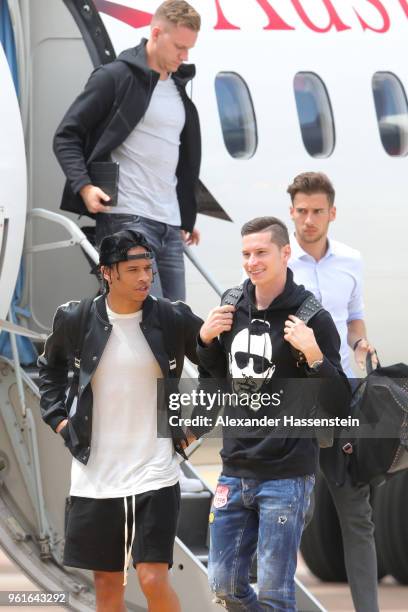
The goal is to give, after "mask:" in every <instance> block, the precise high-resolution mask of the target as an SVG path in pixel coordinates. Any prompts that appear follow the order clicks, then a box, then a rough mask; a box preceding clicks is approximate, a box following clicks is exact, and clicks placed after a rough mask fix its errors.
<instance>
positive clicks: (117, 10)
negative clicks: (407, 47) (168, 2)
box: [94, 0, 408, 34]
mask: <svg viewBox="0 0 408 612" xmlns="http://www.w3.org/2000/svg"><path fill="white" fill-rule="evenodd" d="M291 1H292V5H293V7H294V9H295V10H296V12H297V14H298V15H299V17H300V19H301V20H302V22H303V23H304V25H305V26H306V27H307V28H309V30H312V31H313V32H316V33H318V34H324V33H326V32H329V31H330V30H333V29H334V30H336V31H337V32H344V31H345V30H350V29H351V26H349V25H347V24H346V23H345V22H344V21H343V20H342V19H341V17H340V15H339V14H338V12H337V10H336V9H335V8H334V6H333V2H332V0H316V2H317V1H320V2H321V3H323V5H324V7H325V8H326V11H327V14H328V17H329V23H328V24H327V25H326V26H324V27H323V26H319V25H316V24H315V23H314V22H313V21H312V20H311V19H310V17H309V15H308V14H307V12H306V10H305V9H304V7H303V4H302V3H303V2H304V0H291ZM256 2H257V4H258V5H259V6H260V7H261V9H262V10H263V12H264V13H265V15H266V16H267V17H268V20H269V21H268V23H267V25H266V26H264V30H286V31H288V30H292V31H293V30H295V29H296V28H295V27H294V26H292V25H290V24H289V23H287V22H286V21H285V20H284V19H283V18H282V17H281V16H280V15H279V14H278V12H277V11H276V9H274V8H273V7H272V4H271V0H256ZM366 2H368V3H369V4H371V5H372V6H373V7H374V8H375V9H377V11H378V13H379V15H380V16H381V18H382V25H381V26H380V27H374V26H373V25H370V24H369V23H367V21H366V20H365V19H364V18H363V17H362V16H361V15H360V13H359V11H358V10H357V9H356V8H353V10H354V13H355V14H356V16H357V19H358V21H359V23H360V25H361V27H362V29H363V31H366V30H371V31H372V32H376V33H378V34H384V33H385V32H388V31H389V29H390V27H391V19H390V16H389V14H388V12H387V10H386V8H385V6H384V4H383V0H366ZM399 3H400V6H401V8H402V10H403V11H404V13H405V15H406V17H408V0H399ZM94 5H95V7H96V8H97V9H98V11H99V12H101V13H105V14H107V15H110V16H112V17H115V18H116V19H118V20H119V21H122V22H124V23H127V24H128V25H130V26H132V27H134V28H143V27H146V26H147V25H149V24H150V21H151V19H152V14H151V13H147V12H145V11H140V10H138V9H134V8H131V7H129V6H124V5H123V4H119V3H116V2H112V1H111V0H94ZM215 8H216V10H217V23H216V25H215V26H214V29H215V30H240V29H241V28H240V26H238V25H235V24H233V23H231V22H230V21H228V19H227V18H226V16H225V14H224V12H223V9H222V7H221V0H215Z"/></svg>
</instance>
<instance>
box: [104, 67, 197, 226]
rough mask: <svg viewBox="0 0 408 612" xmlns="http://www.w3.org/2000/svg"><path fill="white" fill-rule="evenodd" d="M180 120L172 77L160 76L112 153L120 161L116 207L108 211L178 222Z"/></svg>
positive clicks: (182, 115) (182, 118)
mask: <svg viewBox="0 0 408 612" xmlns="http://www.w3.org/2000/svg"><path fill="white" fill-rule="evenodd" d="M185 120H186V116H185V110H184V105H183V102H182V99H181V97H180V94H179V92H178V90H177V87H176V85H175V83H174V81H173V79H172V78H171V77H169V78H167V79H166V80H164V81H162V80H159V81H158V83H157V85H156V87H155V89H154V91H153V94H152V98H151V100H150V104H149V106H148V108H147V110H146V113H145V115H144V117H143V118H142V120H141V121H140V122H139V123H138V124H137V126H136V127H135V128H134V130H133V131H132V132H131V133H130V134H129V136H128V137H127V138H126V140H125V141H124V142H123V143H122V144H121V145H120V146H119V147H118V148H117V149H115V150H114V151H113V152H112V154H111V157H112V160H113V161H116V162H118V163H119V195H118V206H116V207H114V208H113V209H112V210H111V213H113V214H115V213H117V214H119V213H120V214H132V215H140V216H142V217H147V218H149V219H154V220H156V221H161V222H162V223H167V224H168V225H175V226H179V225H180V224H181V217H180V209H179V205H178V199H177V193H176V186H177V178H176V169H177V164H178V160H179V149H180V134H181V132H182V130H183V127H184V124H185Z"/></svg>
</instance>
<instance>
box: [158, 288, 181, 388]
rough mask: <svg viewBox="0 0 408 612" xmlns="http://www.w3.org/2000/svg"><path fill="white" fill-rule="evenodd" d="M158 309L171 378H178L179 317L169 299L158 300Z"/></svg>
mask: <svg viewBox="0 0 408 612" xmlns="http://www.w3.org/2000/svg"><path fill="white" fill-rule="evenodd" d="M157 307H158V310H159V320H160V328H161V331H162V334H163V340H164V348H165V349H166V353H167V356H168V358H169V376H170V378H176V377H177V374H176V370H177V360H176V354H177V338H178V335H179V332H180V330H179V329H178V327H179V326H178V320H177V316H176V313H175V312H174V308H173V304H172V303H171V301H170V300H169V299H167V298H157Z"/></svg>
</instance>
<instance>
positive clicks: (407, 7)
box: [399, 0, 408, 17]
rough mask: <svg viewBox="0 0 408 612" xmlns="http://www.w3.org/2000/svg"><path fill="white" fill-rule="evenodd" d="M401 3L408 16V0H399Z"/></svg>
mask: <svg viewBox="0 0 408 612" xmlns="http://www.w3.org/2000/svg"><path fill="white" fill-rule="evenodd" d="M399 3H400V5H401V8H402V10H403V11H404V13H405V14H406V16H407V17H408V2H407V0H399Z"/></svg>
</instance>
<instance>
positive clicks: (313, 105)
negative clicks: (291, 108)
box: [293, 72, 335, 157]
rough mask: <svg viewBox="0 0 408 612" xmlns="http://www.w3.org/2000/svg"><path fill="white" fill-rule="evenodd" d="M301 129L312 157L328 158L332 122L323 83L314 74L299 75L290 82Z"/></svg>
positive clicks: (332, 138)
mask: <svg viewBox="0 0 408 612" xmlns="http://www.w3.org/2000/svg"><path fill="white" fill-rule="evenodd" d="M293 86H294V91H295V99H296V107H297V112H298V116H299V123H300V130H301V133H302V139H303V144H304V145H305V148H306V151H307V152H308V153H309V155H311V156H312V157H329V155H331V154H332V153H333V149H334V143H335V130H334V119H333V113H332V109H331V104H330V99H329V95H328V93H327V89H326V87H325V85H324V83H323V81H322V80H321V79H320V78H319V77H318V76H317V74H314V73H313V72H298V73H297V74H296V76H295V78H294V82H293Z"/></svg>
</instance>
